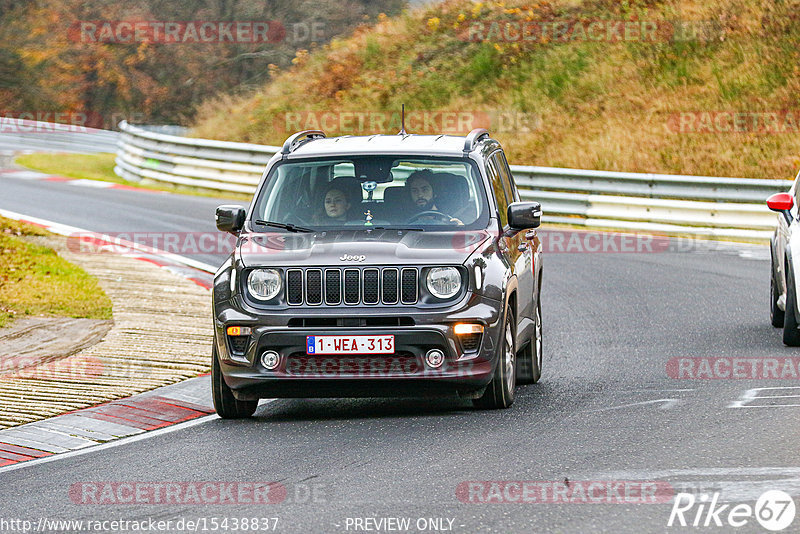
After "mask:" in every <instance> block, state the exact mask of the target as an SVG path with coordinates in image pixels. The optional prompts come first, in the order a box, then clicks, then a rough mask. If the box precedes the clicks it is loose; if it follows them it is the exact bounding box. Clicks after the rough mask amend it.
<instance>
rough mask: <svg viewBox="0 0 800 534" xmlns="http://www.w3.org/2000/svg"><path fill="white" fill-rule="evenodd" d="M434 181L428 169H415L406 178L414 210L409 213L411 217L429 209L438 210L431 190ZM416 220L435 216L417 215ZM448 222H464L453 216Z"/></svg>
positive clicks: (460, 223) (434, 218) (431, 218)
mask: <svg viewBox="0 0 800 534" xmlns="http://www.w3.org/2000/svg"><path fill="white" fill-rule="evenodd" d="M434 181H435V177H434V174H433V173H432V172H431V171H429V170H428V169H424V170H421V171H416V172H414V173H412V174H411V175H409V177H408V179H407V180H406V187H407V188H408V192H409V194H410V195H411V204H412V205H413V207H414V209H415V210H416V211H415V212H414V213H413V214H412V215H411V217H412V219H413V218H414V217H416V216H417V215H420V214H422V213H424V212H429V211H436V212H439V208H438V207H437V206H436V194H435V193H434V191H433V185H432V183H433V182H434ZM440 213H441V212H440ZM443 215H447V214H443ZM418 220H437V217H436V216H435V215H434V214H430V216H428V215H424V216H421V217H419V219H418ZM450 222H452V223H456V224H458V225H463V224H464V223H463V222H461V221H460V220H459V219H456V218H455V217H450Z"/></svg>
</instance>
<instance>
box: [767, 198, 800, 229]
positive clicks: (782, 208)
mask: <svg viewBox="0 0 800 534" xmlns="http://www.w3.org/2000/svg"><path fill="white" fill-rule="evenodd" d="M793 206H794V198H792V195H790V194H789V193H775V194H774V195H772V196H771V197H769V198H768V199H767V207H768V208H769V209H771V210H772V211H777V212H778V213H782V214H783V217H784V218H785V219H786V222H787V223H789V224H792V214H791V213H790V212H789V210H791V209H792V207H793Z"/></svg>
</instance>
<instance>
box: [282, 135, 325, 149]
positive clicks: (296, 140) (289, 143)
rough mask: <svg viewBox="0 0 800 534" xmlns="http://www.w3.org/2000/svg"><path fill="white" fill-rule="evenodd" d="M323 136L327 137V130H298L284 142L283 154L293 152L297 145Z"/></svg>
mask: <svg viewBox="0 0 800 534" xmlns="http://www.w3.org/2000/svg"><path fill="white" fill-rule="evenodd" d="M321 137H325V132H323V131H322V130H303V131H302V132H297V133H296V134H294V135H292V136H291V137H289V139H287V140H286V142H285V143H283V148H281V154H283V155H286V154H290V153H292V152H293V151H294V150H295V149H296V148H297V147H299V146H300V145H302V144H303V143H306V142H308V141H311V140H313V139H319V138H321Z"/></svg>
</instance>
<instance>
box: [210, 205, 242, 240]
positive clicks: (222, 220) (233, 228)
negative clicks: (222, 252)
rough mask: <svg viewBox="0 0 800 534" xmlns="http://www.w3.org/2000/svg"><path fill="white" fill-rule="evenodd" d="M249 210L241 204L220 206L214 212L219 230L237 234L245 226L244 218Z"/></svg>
mask: <svg viewBox="0 0 800 534" xmlns="http://www.w3.org/2000/svg"><path fill="white" fill-rule="evenodd" d="M246 215H247V212H246V211H245V210H244V208H243V207H241V206H230V205H226V206H220V207H218V208H217V211H216V213H215V214H214V220H215V221H216V223H217V230H219V231H220V232H230V233H232V234H237V233H239V231H240V230H241V229H242V228H244V218H245V216H246Z"/></svg>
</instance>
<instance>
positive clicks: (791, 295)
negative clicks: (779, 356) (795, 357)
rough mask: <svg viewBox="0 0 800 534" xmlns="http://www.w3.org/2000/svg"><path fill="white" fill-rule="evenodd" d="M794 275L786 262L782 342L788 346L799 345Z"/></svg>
mask: <svg viewBox="0 0 800 534" xmlns="http://www.w3.org/2000/svg"><path fill="white" fill-rule="evenodd" d="M795 299H796V297H795V290H794V276H793V275H792V272H791V267H790V266H789V262H788V261H787V262H786V312H785V313H784V314H783V343H784V345H788V346H789V347H798V346H800V330H798V329H797V316H796V310H797V302H795Z"/></svg>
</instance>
